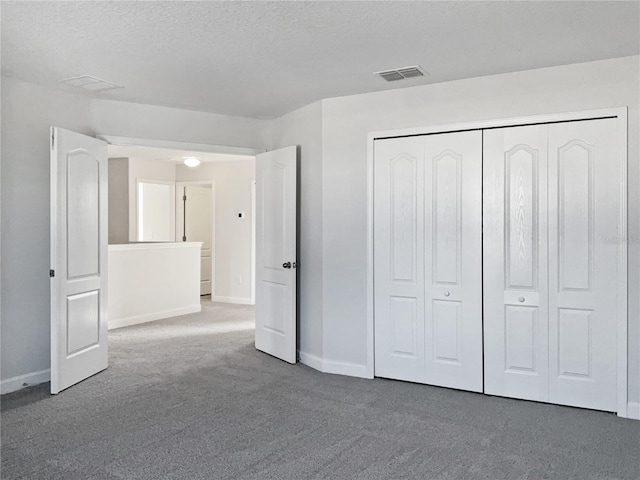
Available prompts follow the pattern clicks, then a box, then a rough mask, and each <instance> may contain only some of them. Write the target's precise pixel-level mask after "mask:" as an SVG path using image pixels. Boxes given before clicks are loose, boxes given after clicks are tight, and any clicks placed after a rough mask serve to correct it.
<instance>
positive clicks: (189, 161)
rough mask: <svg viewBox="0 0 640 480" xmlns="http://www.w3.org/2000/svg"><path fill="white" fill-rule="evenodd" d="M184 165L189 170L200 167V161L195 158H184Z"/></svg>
mask: <svg viewBox="0 0 640 480" xmlns="http://www.w3.org/2000/svg"><path fill="white" fill-rule="evenodd" d="M184 164H185V165H186V166H187V167H191V168H193V167H197V166H198V165H200V159H199V158H196V157H186V158H185V159H184Z"/></svg>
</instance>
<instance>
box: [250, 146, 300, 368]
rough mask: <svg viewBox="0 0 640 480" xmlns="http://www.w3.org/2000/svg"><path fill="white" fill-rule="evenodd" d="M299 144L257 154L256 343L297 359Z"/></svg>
mask: <svg viewBox="0 0 640 480" xmlns="http://www.w3.org/2000/svg"><path fill="white" fill-rule="evenodd" d="M296 152H297V149H296V147H286V148H282V149H280V150H274V151H272V152H267V153H262V154H260V155H257V156H256V199H257V202H256V233H257V235H256V348H257V349H258V350H261V351H263V352H265V353H268V354H269V355H273V356H274V357H278V358H280V359H282V360H284V361H286V362H289V363H296V340H297V335H296V267H297V264H296V210H297V204H296V201H297V199H296V194H297V188H296V185H297V153H296Z"/></svg>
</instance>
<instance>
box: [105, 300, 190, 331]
mask: <svg viewBox="0 0 640 480" xmlns="http://www.w3.org/2000/svg"><path fill="white" fill-rule="evenodd" d="M201 310H202V306H201V305H200V304H197V305H191V306H189V307H182V308H175V309H173V310H163V311H161V312H153V313H145V314H144V315H134V316H132V317H126V318H116V319H115V320H109V323H108V328H109V330H113V329H114V328H122V327H130V326H131V325H138V324H140V323H147V322H153V321H154V320H161V319H163V318H169V317H177V316H179V315H187V314H189V313H197V312H200V311H201Z"/></svg>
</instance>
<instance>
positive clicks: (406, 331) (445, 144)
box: [374, 131, 482, 392]
mask: <svg viewBox="0 0 640 480" xmlns="http://www.w3.org/2000/svg"><path fill="white" fill-rule="evenodd" d="M481 157H482V133H481V132H479V131H474V132H458V133H447V134H439V135H426V136H416V137H407V138H392V139H385V140H377V141H376V142H375V171H374V177H375V186H374V188H375V192H376V193H375V194H376V203H375V210H374V215H375V217H374V238H375V240H374V242H375V243H374V245H375V265H374V268H375V311H376V323H375V328H376V336H375V342H376V343H375V368H376V375H378V376H383V377H388V378H397V379H402V380H410V381H414V382H420V383H428V384H432V385H441V386H446V387H452V388H461V389H465V390H473V391H477V392H481V391H482V270H481V259H482V257H481V245H482V243H481V238H482V237H481V219H482V217H481V214H482V209H481V197H482V173H481V165H482V162H481Z"/></svg>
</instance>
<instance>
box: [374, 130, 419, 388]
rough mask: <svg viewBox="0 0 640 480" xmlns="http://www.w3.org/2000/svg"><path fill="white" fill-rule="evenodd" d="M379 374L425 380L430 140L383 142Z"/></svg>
mask: <svg viewBox="0 0 640 480" xmlns="http://www.w3.org/2000/svg"><path fill="white" fill-rule="evenodd" d="M374 162H375V163H374V182H375V187H374V188H375V195H376V198H375V205H374V239H375V240H374V268H375V279H374V283H375V374H376V375H377V376H380V377H387V378H396V379H399V380H409V381H413V382H424V381H425V356H424V355H425V330H424V247H423V244H424V241H423V235H424V215H423V190H424V184H423V183H424V175H423V171H424V139H423V138H422V137H413V138H411V137H410V138H397V139H396V138H394V139H386V140H377V141H376V142H375V155H374Z"/></svg>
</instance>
